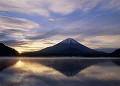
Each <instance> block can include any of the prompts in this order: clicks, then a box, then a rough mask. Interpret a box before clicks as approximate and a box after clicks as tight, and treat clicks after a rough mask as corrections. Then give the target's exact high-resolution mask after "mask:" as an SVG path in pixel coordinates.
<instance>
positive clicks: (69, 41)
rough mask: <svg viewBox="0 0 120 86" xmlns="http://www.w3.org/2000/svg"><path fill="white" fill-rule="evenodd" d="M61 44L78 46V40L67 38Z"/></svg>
mask: <svg viewBox="0 0 120 86" xmlns="http://www.w3.org/2000/svg"><path fill="white" fill-rule="evenodd" d="M61 43H74V44H78V42H77V41H76V40H74V39H73V38H67V39H65V40H63V41H62V42H61Z"/></svg>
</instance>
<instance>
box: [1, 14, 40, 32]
mask: <svg viewBox="0 0 120 86" xmlns="http://www.w3.org/2000/svg"><path fill="white" fill-rule="evenodd" d="M38 27H39V24H37V23H35V22H33V21H29V20H26V19H22V18H15V17H6V16H0V29H19V30H27V29H33V28H38Z"/></svg>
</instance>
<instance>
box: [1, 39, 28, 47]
mask: <svg viewBox="0 0 120 86" xmlns="http://www.w3.org/2000/svg"><path fill="white" fill-rule="evenodd" d="M0 43H3V44H5V45H7V46H11V47H20V46H21V45H25V44H27V43H26V42H25V41H19V40H5V41H0Z"/></svg>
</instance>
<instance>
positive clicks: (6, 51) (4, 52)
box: [0, 43, 18, 56]
mask: <svg viewBox="0 0 120 86" xmlns="http://www.w3.org/2000/svg"><path fill="white" fill-rule="evenodd" d="M17 55H18V52H17V51H16V50H15V49H13V48H10V47H8V46H5V45H4V44H3V43H0V56H17Z"/></svg>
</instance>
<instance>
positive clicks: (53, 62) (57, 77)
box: [0, 59, 120, 86]
mask: <svg viewBox="0 0 120 86" xmlns="http://www.w3.org/2000/svg"><path fill="white" fill-rule="evenodd" d="M0 61H1V60H0ZM3 61H4V62H9V67H8V66H4V68H2V71H1V72H0V81H1V82H0V86H79V85H81V86H114V85H116V86H120V82H119V81H120V68H119V66H117V65H119V63H120V60H105V59H103V60H100V59H20V60H19V59H18V60H14V61H13V60H8V59H6V60H3ZM3 61H1V62H3ZM10 63H12V64H10ZM10 65H11V67H10ZM5 67H6V68H5ZM0 69H1V66H0ZM3 69H4V70H3ZM115 83H117V84H115Z"/></svg>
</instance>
